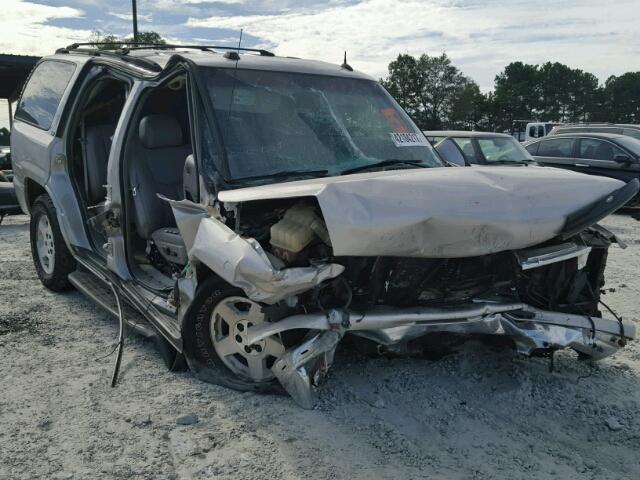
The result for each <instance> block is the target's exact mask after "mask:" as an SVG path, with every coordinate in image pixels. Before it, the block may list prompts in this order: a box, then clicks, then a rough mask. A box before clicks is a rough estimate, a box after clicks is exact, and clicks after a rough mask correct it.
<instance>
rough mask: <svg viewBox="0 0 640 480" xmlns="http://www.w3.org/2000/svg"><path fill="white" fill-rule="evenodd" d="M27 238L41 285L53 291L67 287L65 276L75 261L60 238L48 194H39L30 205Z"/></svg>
mask: <svg viewBox="0 0 640 480" xmlns="http://www.w3.org/2000/svg"><path fill="white" fill-rule="evenodd" d="M30 240H31V256H32V257H33V263H34V265H35V267H36V273H37V274H38V278H39V279H40V281H41V282H42V284H43V285H44V286H45V287H47V288H48V289H49V290H53V291H54V292H61V291H64V290H68V289H70V288H71V284H70V283H69V279H68V278H67V276H68V275H69V274H70V273H71V272H73V271H74V270H75V268H76V262H75V259H74V258H73V256H71V253H70V252H69V249H68V248H67V245H66V244H65V242H64V238H62V232H61V231H60V225H59V224H58V217H57V216H56V209H55V207H54V206H53V202H52V201H51V198H50V197H49V195H46V194H44V195H40V196H39V197H38V198H36V201H35V202H34V204H33V208H32V209H31V224H30Z"/></svg>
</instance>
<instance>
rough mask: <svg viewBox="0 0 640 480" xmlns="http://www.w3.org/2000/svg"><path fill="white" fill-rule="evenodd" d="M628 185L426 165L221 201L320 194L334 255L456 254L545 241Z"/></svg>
mask: <svg viewBox="0 0 640 480" xmlns="http://www.w3.org/2000/svg"><path fill="white" fill-rule="evenodd" d="M623 186H624V183H623V182H621V181H619V180H614V179H611V178H606V177H597V176H591V175H584V174H580V173H576V172H572V171H569V170H561V169H556V168H550V167H533V166H529V167H467V168H425V169H411V170H394V171H386V172H370V173H363V174H355V175H345V176H341V177H327V178H317V179H313V180H302V181H297V182H289V183H278V184H273V185H263V186H259V187H250V188H243V189H237V190H228V191H224V192H220V194H219V200H220V201H222V202H225V203H226V202H232V203H236V202H247V201H257V200H269V199H282V198H296V197H316V198H317V200H318V203H319V205H320V209H321V210H322V214H323V216H324V219H325V222H326V224H327V229H328V231H329V236H330V239H331V244H332V246H333V251H334V254H335V255H337V256H341V255H355V256H402V257H431V258H453V257H470V256H479V255H486V254H489V253H496V252H500V251H505V250H516V249H521V248H526V247H530V246H533V245H537V244H539V243H542V242H544V241H546V240H549V239H550V238H553V237H554V236H556V235H558V234H559V233H560V231H561V230H562V228H563V226H564V225H565V222H566V219H567V217H568V216H569V215H571V214H572V213H574V212H576V211H578V210H580V209H581V208H583V207H585V206H586V205H589V204H591V203H593V202H595V201H596V200H598V199H601V198H603V197H604V196H606V195H609V194H610V193H612V192H614V191H615V190H617V189H619V188H621V187H623Z"/></svg>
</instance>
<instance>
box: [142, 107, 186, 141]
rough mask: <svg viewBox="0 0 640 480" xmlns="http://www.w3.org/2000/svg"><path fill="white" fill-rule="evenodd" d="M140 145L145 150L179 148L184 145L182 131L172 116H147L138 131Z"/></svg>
mask: <svg viewBox="0 0 640 480" xmlns="http://www.w3.org/2000/svg"><path fill="white" fill-rule="evenodd" d="M138 135H139V137H140V143H142V146H143V147H145V148H163V147H177V146H180V145H182V129H181V128H180V124H179V123H178V121H177V120H176V119H175V118H173V117H172V116H170V115H163V114H158V115H147V116H146V117H144V118H143V119H142V120H141V121H140V128H139V129H138Z"/></svg>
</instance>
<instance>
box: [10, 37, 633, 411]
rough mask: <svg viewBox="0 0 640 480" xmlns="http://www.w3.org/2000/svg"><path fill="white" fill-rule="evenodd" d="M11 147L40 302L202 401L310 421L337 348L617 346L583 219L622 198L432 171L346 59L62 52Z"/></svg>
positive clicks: (144, 49)
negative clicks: (94, 317)
mask: <svg viewBox="0 0 640 480" xmlns="http://www.w3.org/2000/svg"><path fill="white" fill-rule="evenodd" d="M223 52H225V53H223ZM241 53H242V54H241ZM494 140H495V139H494ZM500 140H501V141H502V140H503V139H502V138H500ZM11 142H12V145H11V146H12V152H13V154H14V157H13V163H14V165H13V166H14V173H15V176H14V184H15V186H16V193H17V196H18V200H19V202H20V205H21V206H22V207H23V209H24V210H25V211H28V212H29V213H30V214H31V225H30V235H31V250H32V256H33V260H34V264H35V268H36V271H37V274H38V276H39V278H40V280H41V282H42V283H43V285H45V286H46V287H47V288H49V289H51V290H53V291H61V290H64V289H66V288H69V287H71V286H74V287H76V288H77V289H78V290H80V291H81V292H83V293H84V294H86V295H88V296H89V297H90V298H92V299H93V300H94V301H96V302H97V303H98V304H100V305H102V306H103V307H105V308H106V309H107V310H108V311H111V312H113V313H114V314H116V315H118V317H119V319H120V322H121V330H120V332H121V334H120V337H119V345H120V346H122V344H123V336H122V335H123V332H124V328H122V327H124V322H125V321H127V322H128V325H129V326H130V327H131V328H133V329H135V330H136V331H139V332H141V333H142V334H144V335H148V336H150V337H153V338H155V339H156V341H157V342H158V344H159V345H160V346H161V349H162V351H163V352H164V353H165V355H164V357H165V359H166V361H167V364H168V365H169V366H170V367H171V368H182V367H184V362H185V361H186V364H187V365H188V366H189V367H190V368H191V369H192V370H193V371H194V372H195V373H196V374H197V375H198V376H199V377H200V378H201V379H203V380H206V381H209V382H213V383H216V384H220V385H224V386H227V387H230V388H235V389H238V390H246V391H257V392H272V391H282V390H285V391H287V392H288V393H289V394H291V395H292V396H293V398H294V399H296V400H297V401H298V402H299V403H300V404H301V405H303V406H305V407H311V406H312V404H313V402H312V395H313V388H312V387H314V386H316V385H317V384H318V382H319V381H320V380H321V379H322V378H323V376H324V375H325V374H326V372H327V370H328V368H329V366H330V365H331V363H332V361H333V357H334V353H335V349H336V347H337V346H338V344H339V343H340V342H341V340H342V338H343V337H344V336H345V335H351V336H353V337H354V340H357V339H360V341H366V342H374V343H375V344H377V345H381V346H383V347H384V348H385V349H387V350H389V351H394V350H395V351H399V352H401V351H406V348H407V345H408V342H416V341H419V339H420V338H422V337H424V336H425V335H428V334H431V333H434V332H439V333H455V334H460V333H467V334H476V333H481V334H489V333H493V334H495V335H508V336H509V338H510V339H512V340H513V345H514V348H515V349H516V350H517V351H518V352H520V353H523V354H527V355H535V354H539V353H547V354H548V353H551V352H553V351H555V350H556V349H559V348H573V349H575V350H577V351H580V352H583V353H584V354H586V355H589V356H592V357H594V358H602V357H604V356H607V355H609V354H611V353H613V352H614V351H615V350H617V349H618V348H620V346H621V345H622V344H623V343H624V340H626V339H632V338H634V337H635V330H634V327H633V325H632V324H628V323H623V324H620V323H618V322H616V321H612V320H609V319H603V318H602V317H601V315H600V312H599V310H598V302H599V295H600V290H601V287H602V285H603V283H604V277H603V270H604V266H605V262H606V251H607V249H608V247H609V246H610V244H611V243H612V242H615V241H616V239H615V236H614V235H613V234H612V233H610V232H608V231H607V230H606V229H604V228H602V227H599V226H597V225H596V222H597V221H598V220H600V219H601V218H603V217H604V216H606V215H608V214H609V213H610V212H611V211H614V210H615V209H617V208H618V207H619V206H620V205H621V204H623V203H624V202H626V201H627V199H628V198H629V197H630V196H632V195H635V194H636V193H637V191H638V188H639V182H638V181H637V180H635V181H633V182H630V183H629V184H627V185H625V184H624V183H622V182H619V181H616V180H612V179H608V178H601V177H590V176H586V175H579V174H576V173H574V172H567V171H561V170H557V169H545V168H537V167H531V168H526V169H525V168H508V167H500V166H496V167H487V168H481V169H480V168H477V169H476V168H457V169H453V168H451V169H449V168H439V167H442V166H443V163H442V162H441V160H440V158H439V157H438V155H437V154H436V153H435V152H434V150H433V148H432V147H431V145H430V144H429V142H428V141H427V139H426V138H425V137H424V135H423V134H422V133H421V132H420V131H419V130H418V128H417V126H416V125H415V124H414V123H413V122H412V121H411V119H410V118H409V117H408V116H407V115H406V113H405V112H404V111H403V110H402V109H401V108H400V107H399V105H398V104H397V103H396V102H395V100H394V99H393V98H392V97H391V96H390V95H389V94H388V93H387V91H386V90H385V89H384V88H383V87H382V86H381V85H380V84H379V83H378V82H376V81H375V80H374V79H372V78H370V77H368V76H366V75H364V74H361V73H359V72H356V71H354V70H353V69H352V68H351V67H349V66H348V65H346V64H343V65H340V66H338V65H331V64H326V63H322V62H312V61H306V60H300V59H295V58H281V57H276V56H275V55H273V54H272V53H270V52H266V51H263V50H250V49H236V48H232V49H231V50H230V51H227V49H225V47H213V46H198V47H184V46H175V45H174V46H171V45H161V46H157V45H151V46H149V45H146V46H140V47H139V48H136V47H131V48H129V47H128V48H126V49H123V50H108V51H105V50H98V49H95V48H90V47H89V48H86V47H83V46H80V45H71V46H69V47H68V48H65V49H61V50H59V51H58V52H57V53H56V55H53V56H50V57H46V58H44V59H43V60H42V61H40V62H39V63H38V65H37V66H36V67H35V69H34V70H33V72H32V73H31V76H30V78H29V80H28V82H27V84H26V86H25V88H24V90H23V93H22V96H21V98H20V101H19V103H18V108H17V110H16V114H15V120H14V127H13V131H12V134H11ZM516 147H517V145H516ZM514 151H517V150H516V148H515V147H514ZM484 155H485V158H493V156H496V161H501V156H500V155H501V154H497V153H496V151H495V150H491V149H489V150H487V152H486V153H485V154H484ZM603 198H608V199H610V201H608V202H606V203H605V202H602V199H603ZM585 211H586V213H585ZM525 271H527V273H526V274H524V273H523V272H525ZM111 294H113V299H114V301H111V300H110V295H111ZM128 307H130V308H131V309H132V310H134V311H137V312H139V313H140V314H141V315H143V316H144V321H139V320H137V317H135V316H132V315H123V314H122V312H123V308H124V309H125V311H126V310H127V308H128ZM452 320H455V321H452ZM394 327H403V328H400V329H398V328H394ZM363 338H364V339H365V340H362V339H363ZM596 341H597V347H598V348H595V345H596V343H595V342H596ZM119 352H120V353H121V349H120V350H119ZM120 353H119V355H118V357H117V360H116V368H115V370H114V372H115V373H114V377H113V378H114V379H113V382H115V380H116V379H117V370H118V365H119V359H120V358H121V357H120Z"/></svg>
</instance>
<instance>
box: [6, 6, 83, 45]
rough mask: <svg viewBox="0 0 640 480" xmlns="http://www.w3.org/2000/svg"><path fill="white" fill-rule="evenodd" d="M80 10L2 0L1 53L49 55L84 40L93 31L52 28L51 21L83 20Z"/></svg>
mask: <svg viewBox="0 0 640 480" xmlns="http://www.w3.org/2000/svg"><path fill="white" fill-rule="evenodd" d="M82 17H83V12H82V11H81V10H78V9H75V8H70V7H64V6H63V7H53V6H49V5H41V4H38V3H32V2H28V1H24V0H3V2H2V15H0V32H2V35H1V36H0V52H6V53H13V54H22V55H47V54H51V53H53V51H54V50H55V49H56V48H58V47H61V46H64V45H68V44H70V43H73V42H77V41H82V40H84V39H86V38H88V37H89V35H90V34H91V32H90V31H89V30H83V29H73V28H67V27H58V26H53V25H49V24H48V23H49V22H51V21H52V20H58V19H70V18H75V19H77V18H82Z"/></svg>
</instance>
